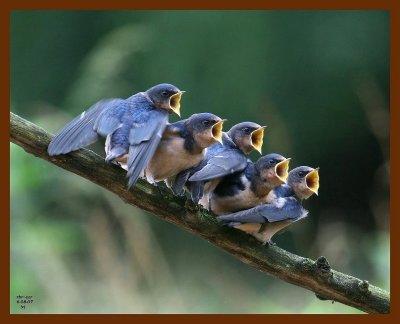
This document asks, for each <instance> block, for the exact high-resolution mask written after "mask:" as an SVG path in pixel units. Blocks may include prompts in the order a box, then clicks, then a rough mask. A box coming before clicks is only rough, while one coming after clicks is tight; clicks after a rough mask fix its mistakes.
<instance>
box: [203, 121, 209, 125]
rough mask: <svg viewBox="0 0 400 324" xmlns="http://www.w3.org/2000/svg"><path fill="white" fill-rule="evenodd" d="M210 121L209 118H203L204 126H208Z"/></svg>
mask: <svg viewBox="0 0 400 324" xmlns="http://www.w3.org/2000/svg"><path fill="white" fill-rule="evenodd" d="M210 124H211V122H210V121H209V120H203V125H204V126H210Z"/></svg>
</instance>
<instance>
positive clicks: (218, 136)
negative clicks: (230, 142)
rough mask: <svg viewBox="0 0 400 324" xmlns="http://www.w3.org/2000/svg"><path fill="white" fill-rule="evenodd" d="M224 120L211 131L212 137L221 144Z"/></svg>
mask: <svg viewBox="0 0 400 324" xmlns="http://www.w3.org/2000/svg"><path fill="white" fill-rule="evenodd" d="M224 121H226V119H222V120H220V121H219V122H217V123H215V124H214V125H213V127H212V129H211V133H212V137H213V138H214V139H215V140H216V141H218V142H220V143H221V144H222V127H223V124H224Z"/></svg>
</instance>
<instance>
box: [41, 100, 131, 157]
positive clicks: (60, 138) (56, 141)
mask: <svg viewBox="0 0 400 324" xmlns="http://www.w3.org/2000/svg"><path fill="white" fill-rule="evenodd" d="M125 106H126V105H125V100H123V99H106V100H101V101H99V102H97V103H96V104H94V105H93V106H92V107H90V108H89V109H88V110H87V111H84V112H83V113H82V114H80V115H79V116H77V117H76V118H74V119H73V120H72V121H70V122H69V123H68V124H67V125H65V126H64V128H62V129H61V130H60V131H59V132H58V134H57V135H56V136H55V137H54V138H53V139H52V141H51V142H50V145H49V147H48V149H47V151H48V153H49V155H51V156H52V155H59V154H66V153H69V152H71V151H75V150H77V149H80V148H82V147H85V146H87V145H90V144H92V143H94V142H95V141H96V140H97V139H98V136H99V135H100V136H104V137H105V136H107V135H108V134H111V133H112V132H114V131H115V130H116V129H117V128H118V127H119V124H120V117H121V114H123V112H124V111H125V109H126V107H125Z"/></svg>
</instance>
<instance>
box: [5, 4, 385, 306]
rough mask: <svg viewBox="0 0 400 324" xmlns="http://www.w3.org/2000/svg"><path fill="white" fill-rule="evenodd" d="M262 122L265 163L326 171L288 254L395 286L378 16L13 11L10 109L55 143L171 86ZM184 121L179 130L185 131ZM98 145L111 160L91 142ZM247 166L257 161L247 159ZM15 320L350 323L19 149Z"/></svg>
mask: <svg viewBox="0 0 400 324" xmlns="http://www.w3.org/2000/svg"><path fill="white" fill-rule="evenodd" d="M160 82H169V83H173V84H175V85H177V86H178V87H179V88H181V89H183V90H186V91H187V93H186V94H185V95H184V98H183V100H182V113H183V117H187V116H189V115H191V114H192V113H194V112H200V111H209V112H213V113H216V114H219V115H220V116H221V117H224V118H228V119H229V122H228V123H227V126H228V127H230V126H232V125H233V124H234V123H236V122H239V121H244V120H251V121H256V122H258V123H260V124H266V125H268V128H267V131H266V138H265V141H264V143H265V144H264V152H265V153H268V152H272V151H273V152H278V153H281V154H283V155H285V156H287V157H292V166H293V167H294V166H298V165H310V166H313V167H317V166H319V167H320V168H321V169H320V170H321V171H320V176H321V188H320V195H319V197H312V198H311V199H310V200H309V201H307V202H306V203H305V206H306V208H308V209H309V210H310V217H309V218H307V219H306V220H304V221H303V222H301V223H299V224H296V225H295V226H292V227H291V228H290V229H289V230H288V231H286V232H285V233H283V234H281V235H279V236H277V237H276V238H275V241H276V242H277V243H278V245H279V246H282V247H283V248H286V249H288V250H289V251H292V252H294V253H297V254H300V255H303V256H306V257H310V258H317V257H318V256H320V255H324V256H326V257H327V258H328V260H329V261H330V263H331V264H332V266H333V267H334V268H336V269H338V270H340V271H344V272H347V273H349V274H352V275H355V276H357V277H360V278H362V279H366V280H369V281H370V282H371V283H373V284H376V285H379V286H381V287H382V288H385V289H389V236H388V235H389V233H388V218H389V215H388V199H389V191H388V183H389V180H388V163H389V154H388V149H389V147H388V133H389V131H388V126H389V124H388V120H389V108H388V102H389V15H388V13H387V12H383V11H241V12H240V11H197V12H195V11H153V12H151V11H86V12H84V11H81V12H78V11H70V12H62V11H29V12H28V11H25V12H23V11H17V12H14V13H13V14H12V16H11V110H12V111H13V112H15V113H17V114H20V115H21V116H22V117H24V118H27V119H29V120H32V121H33V122H35V123H37V124H38V125H40V126H42V127H44V128H45V129H47V130H49V131H51V132H53V133H54V132H55V131H57V130H58V129H59V128H60V127H61V126H62V125H63V124H65V123H66V122H67V121H68V120H69V119H71V118H72V117H73V116H74V115H77V114H78V113H80V112H81V111H83V110H84V109H86V108H87V107H88V106H90V105H91V104H93V103H94V102H95V101H97V100H99V99H101V98H104V97H128V96H130V95H131V94H133V93H136V92H138V91H142V90H145V89H147V88H148V87H150V86H152V85H154V84H156V83H160ZM174 120H175V119H174ZM97 149H100V152H101V146H98V147H97ZM252 157H253V158H257V155H256V154H254V155H253V156H252ZM11 261H12V263H11V310H12V312H21V310H19V309H18V307H17V304H16V296H17V295H19V294H23V295H32V296H33V298H34V303H33V304H32V305H30V306H28V309H27V310H25V312H46V313H53V312H79V313H81V312H83V313H87V312H151V313H171V312H173V313H175V312H178V313H181V312H191V313H193V312H195V313H203V312H205V313H209V312H213V313H214V312H215V313H225V312H228V313H232V312H234V313H238V312H246V313H247V312H249V313H250V312H251V313H253V312H256V313H336V312H339V313H342V312H346V313H347V312H356V310H354V309H351V308H349V307H346V306H343V305H340V304H337V303H335V304H331V303H330V302H322V301H320V300H318V299H316V298H315V296H314V295H313V294H312V293H311V292H309V291H306V290H304V289H301V288H298V287H295V286H292V285H289V284H287V283H284V282H282V281H279V280H277V279H274V278H271V277H268V276H265V275H264V274H261V273H259V272H257V271H256V270H254V269H252V268H249V267H248V266H247V265H245V264H242V263H241V262H240V261H238V260H236V259H234V258H232V257H231V256H229V255H227V254H225V253H224V252H222V251H220V250H218V249H217V248H215V247H214V246H212V245H210V244H209V243H207V242H206V241H204V240H202V239H199V238H196V237H193V236H192V235H190V234H188V233H186V232H183V231H181V230H179V229H177V228H176V227H174V226H173V225H170V224H167V223H164V222H162V221H160V220H158V219H157V218H155V217H153V216H150V215H147V214H146V213H144V212H143V211H141V210H138V209H135V208H133V207H130V206H128V205H126V204H124V203H123V202H122V201H121V200H119V199H118V198H116V197H114V196H113V195H111V194H109V193H107V192H106V191H105V190H103V189H100V188H99V187H97V186H95V185H94V184H92V183H89V182H88V181H86V180H84V179H82V178H79V177H78V176H75V175H72V174H69V173H67V172H66V171H63V170H61V169H59V168H57V167H55V166H53V165H51V164H49V163H47V162H44V161H42V160H39V159H35V158H34V157H33V156H31V155H27V154H26V153H25V152H24V151H23V150H22V149H20V148H18V147H17V146H15V145H11Z"/></svg>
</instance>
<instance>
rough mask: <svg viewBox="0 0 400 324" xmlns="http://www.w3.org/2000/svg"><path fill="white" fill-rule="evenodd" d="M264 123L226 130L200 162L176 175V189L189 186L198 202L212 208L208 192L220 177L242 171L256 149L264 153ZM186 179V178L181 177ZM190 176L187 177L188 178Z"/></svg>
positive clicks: (213, 187)
mask: <svg viewBox="0 0 400 324" xmlns="http://www.w3.org/2000/svg"><path fill="white" fill-rule="evenodd" d="M264 128H265V126H260V125H258V124H256V123H252V122H243V123H239V124H237V125H235V126H233V127H232V128H231V129H230V130H229V131H228V132H226V133H223V135H222V143H216V144H214V145H212V146H210V147H209V148H208V149H207V153H206V155H205V157H204V159H203V160H202V161H201V162H200V164H199V165H198V166H196V167H194V168H192V169H189V170H187V171H186V172H184V173H181V174H179V175H178V176H177V179H176V184H177V185H175V186H173V188H178V189H175V190H174V191H175V192H176V191H177V192H179V191H181V189H182V188H183V185H184V184H185V183H186V188H187V189H188V191H189V192H190V194H191V197H192V200H193V201H194V202H195V203H200V204H201V205H202V206H203V207H204V208H207V209H208V208H209V194H210V193H211V192H212V190H214V189H215V187H216V186H217V185H218V183H219V181H220V180H221V179H222V178H223V177H224V176H227V175H229V174H232V173H234V172H238V171H242V170H243V169H244V168H245V167H246V165H247V156H246V155H247V154H250V152H251V151H253V150H257V151H258V152H260V153H261V148H262V144H263V138H264ZM182 179H183V180H182ZM186 179H188V181H186Z"/></svg>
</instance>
